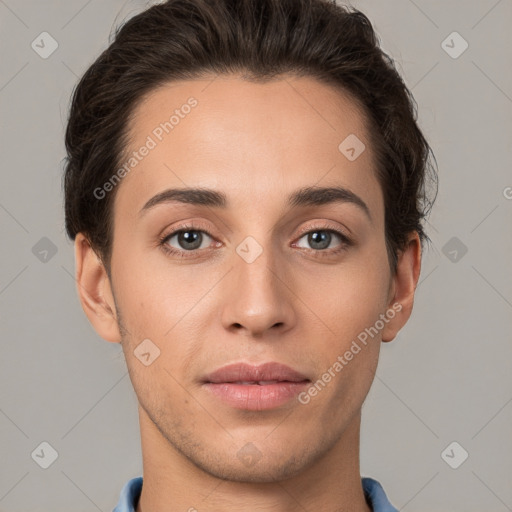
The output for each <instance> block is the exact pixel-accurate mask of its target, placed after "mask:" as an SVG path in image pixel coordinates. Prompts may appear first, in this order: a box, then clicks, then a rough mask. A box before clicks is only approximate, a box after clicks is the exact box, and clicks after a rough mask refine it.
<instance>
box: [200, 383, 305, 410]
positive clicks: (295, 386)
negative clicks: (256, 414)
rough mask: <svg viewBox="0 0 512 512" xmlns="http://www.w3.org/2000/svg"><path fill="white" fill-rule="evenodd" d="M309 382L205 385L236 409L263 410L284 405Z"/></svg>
mask: <svg viewBox="0 0 512 512" xmlns="http://www.w3.org/2000/svg"><path fill="white" fill-rule="evenodd" d="M308 384H309V381H302V382H285V381H283V382H279V383H277V382H276V383H275V384H263V385H259V384H234V383H231V382H222V383H213V382H207V383H206V384H204V386H205V388H206V389H208V390H209V391H210V392H211V393H213V394H214V395H215V396H217V397H219V398H220V399H221V400H222V401H223V402H225V403H226V404H228V405H230V406H231V407H234V408H235V409H245V410H247V411H263V410H266V409H274V408H276V407H279V406H281V405H284V404H285V403H287V402H289V401H290V400H291V399H292V398H294V397H296V396H297V395H298V394H299V393H300V392H301V391H302V390H303V389H304V388H305V387H306V386H307V385H308Z"/></svg>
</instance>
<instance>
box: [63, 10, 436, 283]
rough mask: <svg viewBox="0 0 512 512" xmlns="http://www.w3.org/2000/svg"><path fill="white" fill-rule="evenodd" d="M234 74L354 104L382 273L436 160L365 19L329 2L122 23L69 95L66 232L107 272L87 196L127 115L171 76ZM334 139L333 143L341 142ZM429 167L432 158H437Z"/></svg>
mask: <svg viewBox="0 0 512 512" xmlns="http://www.w3.org/2000/svg"><path fill="white" fill-rule="evenodd" d="M209 73H215V74H223V73H225V74H231V73H243V75H244V78H246V79H250V80H255V81H267V80H272V79H277V78H279V75H282V74H284V73H291V74H295V75H298V76H310V77H314V78H316V79H318V80H320V81H322V82H324V83H326V84H329V85H332V86H335V87H338V88H340V89H341V90H343V91H345V92H348V93H349V94H351V96H352V97H353V98H354V99H355V100H356V102H357V103H358V104H359V105H360V106H361V107H362V109H363V111H364V112H365V114H366V117H367V119H366V120H367V121H368V123H369V126H370V139H371V145H372V148H373V150H374V155H375V157H376V162H377V174H378V179H379V183H380V184H381V187H382V191H383V195H384V202H385V231H386V233H385V235H386V246H387V251H388V258H389V262H390V267H391V269H392V271H393V273H394V272H395V271H396V264H397V258H398V251H400V250H403V249H404V248H405V245H406V242H407V238H408V235H409V234H410V233H411V232H412V231H414V230H415V231H417V232H418V234H419V236H420V239H421V242H422V243H423V241H424V240H425V239H427V240H428V236H427V235H426V233H425V231H424V229H423V227H422V219H423V218H424V217H425V216H426V215H427V214H428V213H429V211H430V209H431V207H432V204H433V202H434V200H435V196H434V199H432V200H430V199H429V198H428V195H427V191H426V187H425V185H426V183H427V181H428V179H430V181H431V183H433V184H434V185H435V194H437V173H436V171H435V168H434V166H433V165H432V162H431V160H430V156H433V154H432V151H431V148H430V147H429V145H428V143H427V141H426V139H425V137H424V136H423V134H422V132H421V130H420V129H419V127H418V125H417V123H416V116H417V112H416V103H415V101H414V98H413V97H412V94H411V93H410V91H409V90H408V88H407V86H406V85H405V83H404V81H403V80H402V79H401V77H400V75H399V73H398V72H397V70H396V68H395V66H394V62H393V60H392V59H391V58H390V57H389V56H388V55H387V54H385V53H384V52H383V51H382V50H381V49H380V46H379V41H378V37H377V35H376V33H375V31H374V29H373V27H372V25H371V23H370V21H369V19H368V18H367V17H366V16H365V15H364V14H363V13H361V12H360V11H358V10H356V9H354V8H351V7H344V6H340V5H336V4H335V3H333V2H331V1H328V0H168V1H167V2H164V3H161V4H157V5H154V6H152V7H150V8H149V9H147V10H145V11H143V12H142V13H140V14H138V15H136V16H134V17H133V18H131V19H129V20H128V21H127V22H126V23H125V24H124V25H123V26H121V27H120V28H118V29H117V30H116V32H115V37H114V40H113V42H111V44H110V46H109V47H108V48H107V49H106V50H105V51H103V53H102V54H101V55H100V56H99V57H98V58H97V59H96V61H95V62H94V63H93V64H92V65H91V66H90V67H89V69H88V70H87V71H86V72H85V74H84V75H83V77H82V78H81V80H80V81H79V83H78V84H77V86H76V87H75V90H74V92H73V97H72V102H71V107H70V113H69V119H68V124H67V129H66V135H65V143H66V150H67V158H66V163H65V173H64V179H63V185H64V192H65V216H66V231H67V234H68V236H69V237H70V238H71V239H72V240H74V238H75V236H76V234H77V233H78V232H83V233H84V234H85V235H86V237H87V238H88V240H89V242H90V244H91V246H92V247H93V249H94V250H95V251H96V253H97V254H98V255H99V257H100V258H101V259H102V261H103V263H104V264H105V266H106V268H107V271H108V272H109V273H110V260H111V254H112V240H113V211H112V206H113V201H114V196H115V193H116V191H115V190H113V191H112V192H110V193H109V194H108V195H107V196H106V197H105V198H104V199H101V200H98V199H95V197H94V195H93V192H94V190H95V189H97V187H99V186H101V185H102V184H104V183H105V182H106V181H107V180H108V179H109V178H110V177H111V176H113V175H114V173H115V172H116V169H118V167H119V165H120V161H121V155H122V154H123V151H124V150H125V147H126V143H127V129H128V121H129V118H130V114H131V113H133V111H134V109H135V107H136V106H137V104H138V101H139V100H140V99H141V98H142V97H143V96H144V95H145V94H147V93H148V92H151V90H153V89H155V88H157V87H158V86H160V85H164V84H166V83H169V82H172V81H173V80H181V79H195V78H200V77H203V76H205V75H207V74H209ZM340 142H341V141H340ZM434 161H435V158H434Z"/></svg>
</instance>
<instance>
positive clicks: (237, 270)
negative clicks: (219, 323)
mask: <svg viewBox="0 0 512 512" xmlns="http://www.w3.org/2000/svg"><path fill="white" fill-rule="evenodd" d="M272 245H273V243H272V240H271V236H270V235H269V233H268V232H267V233H265V232H264V230H258V234H255V235H248V236H246V237H245V238H244V239H243V240H242V241H241V242H240V243H239V244H238V245H237V246H236V247H235V252H234V255H233V265H234V268H233V272H232V273H231V274H232V275H231V278H230V279H232V286H231V287H230V289H231V293H230V295H229V297H227V298H226V300H227V302H226V304H225V309H224V315H223V321H224V322H225V324H226V325H225V327H228V328H229V327H230V326H232V325H233V324H236V325H238V326H241V327H244V328H245V329H247V330H248V331H250V332H253V333H256V332H260V333H261V332H262V331H264V330H266V329H268V328H270V327H272V326H274V325H276V324H278V325H280V326H282V325H288V324H290V323H291V322H292V319H293V311H292V305H291V303H290V300H289V299H290V296H289V291H288V289H287V286H285V284H284V283H283V282H282V281H283V280H284V276H283V272H279V271H278V270H277V268H276V266H277V265H278V264H279V263H278V262H279V259H280V256H279V254H276V253H275V252H274V251H273V248H272ZM281 328H283V327H281Z"/></svg>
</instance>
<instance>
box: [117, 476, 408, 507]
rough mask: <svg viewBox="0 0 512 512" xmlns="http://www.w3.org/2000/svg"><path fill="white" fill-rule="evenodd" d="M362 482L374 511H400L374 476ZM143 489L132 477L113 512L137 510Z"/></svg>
mask: <svg viewBox="0 0 512 512" xmlns="http://www.w3.org/2000/svg"><path fill="white" fill-rule="evenodd" d="M361 482H362V485H363V491H364V494H365V496H366V500H367V502H368V504H369V505H370V507H371V508H372V510H373V512H398V510H397V509H396V508H395V507H394V506H393V505H391V503H390V502H389V500H388V498H387V496H386V493H385V492H384V489H383V488H382V485H381V484H380V483H379V482H378V481H377V480H374V479H373V478H370V477H362V478H361ZM141 491H142V476H138V477H136V478H132V479H131V480H129V481H128V482H126V484H125V485H124V487H123V489H122V490H121V494H120V495H119V502H118V504H117V506H116V508H114V510H113V511H112V512H135V507H136V506H137V501H138V499H139V496H140V493H141Z"/></svg>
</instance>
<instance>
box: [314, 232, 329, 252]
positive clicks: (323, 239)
mask: <svg viewBox="0 0 512 512" xmlns="http://www.w3.org/2000/svg"><path fill="white" fill-rule="evenodd" d="M318 233H322V234H321V235H320V236H318ZM318 239H320V242H319V241H318ZM326 241H327V243H325V242H326ZM330 241H331V234H330V233H328V232H327V231H315V232H314V233H313V234H310V235H309V243H310V245H312V246H313V248H315V249H325V248H326V247H329V242H330ZM322 242H324V243H323V244H322ZM318 243H320V246H321V247H315V246H314V244H318Z"/></svg>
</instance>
